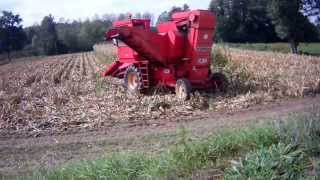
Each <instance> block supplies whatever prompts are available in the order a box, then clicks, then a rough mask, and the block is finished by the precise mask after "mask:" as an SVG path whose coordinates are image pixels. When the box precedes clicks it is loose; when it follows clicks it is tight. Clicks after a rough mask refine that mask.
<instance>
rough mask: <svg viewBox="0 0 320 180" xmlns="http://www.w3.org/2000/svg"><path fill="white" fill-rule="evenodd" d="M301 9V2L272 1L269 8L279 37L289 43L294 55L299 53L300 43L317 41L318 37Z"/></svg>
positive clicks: (293, 0) (297, 0) (288, 0)
mask: <svg viewBox="0 0 320 180" xmlns="http://www.w3.org/2000/svg"><path fill="white" fill-rule="evenodd" d="M301 8H302V1H301V0H271V2H270V4H269V6H268V12H269V16H270V18H271V19H272V22H273V24H274V25H275V28H276V32H277V34H278V36H279V37H280V38H281V39H286V40H288V41H289V44H290V47H291V50H292V53H298V45H299V42H301V41H311V40H315V37H317V35H318V34H317V30H316V28H315V27H314V25H313V24H311V23H310V22H309V20H308V18H307V17H305V16H304V15H303V14H302V12H301Z"/></svg>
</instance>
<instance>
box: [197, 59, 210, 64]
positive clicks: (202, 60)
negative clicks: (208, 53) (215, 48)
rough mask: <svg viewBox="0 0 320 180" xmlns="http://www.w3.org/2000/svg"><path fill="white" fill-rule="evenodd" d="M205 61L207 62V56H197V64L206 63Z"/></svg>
mask: <svg viewBox="0 0 320 180" xmlns="http://www.w3.org/2000/svg"><path fill="white" fill-rule="evenodd" d="M207 62H208V59H207V58H199V59H198V63H199V64H207Z"/></svg>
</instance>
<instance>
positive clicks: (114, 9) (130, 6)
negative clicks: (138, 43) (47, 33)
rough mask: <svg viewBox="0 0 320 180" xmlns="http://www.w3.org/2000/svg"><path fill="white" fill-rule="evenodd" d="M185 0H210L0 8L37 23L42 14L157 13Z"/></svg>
mask: <svg viewBox="0 0 320 180" xmlns="http://www.w3.org/2000/svg"><path fill="white" fill-rule="evenodd" d="M184 3H187V4H188V5H189V6H190V8H191V9H208V7H209V3H210V0H161V1H155V0H0V11H2V10H9V11H13V12H14V13H15V14H20V16H21V17H22V18H23V25H24V26H30V25H33V24H34V23H40V21H41V20H42V18H43V17H44V16H46V15H48V14H52V15H53V16H54V17H55V19H56V21H58V20H59V19H60V18H62V17H63V18H65V19H69V20H74V19H75V20H78V19H82V20H85V19H86V18H92V17H93V16H94V15H100V16H101V15H103V14H107V13H127V12H130V13H132V14H134V13H136V12H141V13H143V12H146V11H147V12H150V13H152V14H154V15H155V18H157V17H158V15H159V14H160V13H161V12H163V11H165V10H169V9H170V8H171V7H172V6H182V5H183V4H184Z"/></svg>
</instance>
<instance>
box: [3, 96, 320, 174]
mask: <svg viewBox="0 0 320 180" xmlns="http://www.w3.org/2000/svg"><path fill="white" fill-rule="evenodd" d="M314 105H320V96H315V97H307V98H304V99H296V100H287V101H282V102H279V103H277V104H270V105H263V106H255V107H252V108H249V109H246V110H242V111H238V112H234V113H224V112H206V113H204V112H199V113H197V114H195V115H193V116H192V117H181V118H180V117H179V118H178V117H177V119H175V120H172V121H169V122H168V120H161V119H159V120H158V121H157V123H156V124H151V125H141V126H131V125H130V124H121V125H119V126H114V127H110V128H103V129H96V130H90V131H80V132H68V133H65V134H60V135H49V136H42V137H28V138H22V137H18V136H8V135H6V136H1V137H0V175H1V174H2V175H17V174H24V173H26V172H30V171H32V170H34V169H38V168H40V167H41V168H51V167H55V166H56V165H60V164H62V163H66V162H70V161H74V160H79V159H91V158H94V157H96V156H98V155H103V154H106V153H108V152H115V151H119V150H120V151H121V150H129V149H135V150H137V149H141V150H151V151H153V150H155V149H157V148H158V147H163V146H165V145H168V144H170V143H173V142H170V141H167V139H170V138H168V136H169V137H170V136H175V135H176V134H177V132H178V130H179V129H180V128H181V126H183V127H185V128H186V129H188V130H189V131H190V132H191V134H192V135H194V136H202V135H205V134H206V133H209V132H212V131H214V130H218V129H221V128H237V127H241V126H244V125H248V124H255V123H259V122H261V121H267V120H270V119H276V118H278V117H279V116H284V115H286V114H288V113H291V112H299V111H304V110H305V109H307V108H309V107H312V106H314ZM171 139H172V138H171ZM0 177H1V176H0Z"/></svg>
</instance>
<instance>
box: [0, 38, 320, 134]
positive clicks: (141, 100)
mask: <svg viewBox="0 0 320 180" xmlns="http://www.w3.org/2000/svg"><path fill="white" fill-rule="evenodd" d="M99 49H100V50H103V53H99ZM106 49H107V50H106ZM95 50H96V52H90V53H79V54H70V55H63V56H52V57H45V58H43V59H40V60H34V61H30V60H26V61H22V62H19V63H12V64H7V65H4V66H0V75H1V82H0V102H1V103H0V134H1V133H4V134H7V133H10V132H12V133H17V132H21V133H28V134H41V133H45V132H47V131H50V132H60V131H65V130H76V131H77V130H78V129H79V128H80V129H88V128H89V129H90V128H99V127H113V126H117V125H119V124H125V125H128V126H140V125H152V126H157V125H161V124H165V123H167V122H168V121H179V119H178V117H181V116H188V117H189V116H199V115H200V113H203V112H209V111H238V110H240V109H244V108H248V107H251V106H254V105H257V104H264V103H272V102H275V101H279V100H281V99H283V98H288V97H303V96H306V95H314V94H317V93H319V92H320V78H319V77H320V74H319V73H320V58H316V57H311V56H297V55H286V54H280V53H268V52H256V51H245V50H238V49H229V48H225V49H224V48H221V47H220V48H218V49H216V48H215V51H214V52H213V55H214V56H213V67H212V70H214V71H222V72H223V73H225V74H226V75H227V77H228V79H229V81H230V87H229V90H228V93H227V94H219V93H216V94H207V93H205V92H198V91H195V92H194V94H192V96H191V100H190V101H187V102H182V101H179V100H178V99H177V98H176V96H175V94H174V93H172V92H170V91H164V92H163V91H160V90H159V89H154V91H151V94H149V95H143V96H136V97H131V96H128V95H127V94H126V93H125V91H124V89H123V87H122V86H121V83H122V81H121V80H118V79H115V78H109V77H108V78H102V77H101V76H100V73H101V71H99V70H101V69H104V67H103V66H105V64H103V63H110V62H111V61H112V60H114V58H115V50H114V48H113V47H110V46H104V45H103V44H102V45H99V46H97V47H95Z"/></svg>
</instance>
